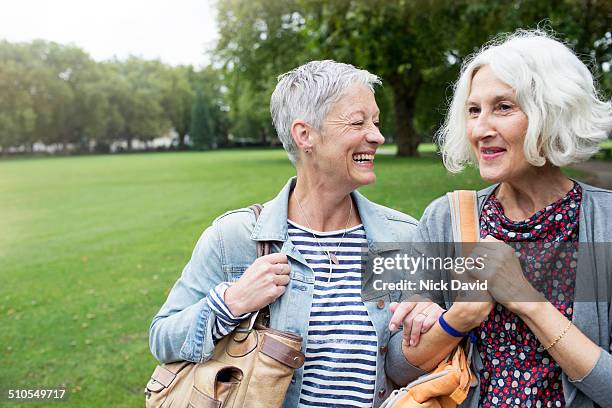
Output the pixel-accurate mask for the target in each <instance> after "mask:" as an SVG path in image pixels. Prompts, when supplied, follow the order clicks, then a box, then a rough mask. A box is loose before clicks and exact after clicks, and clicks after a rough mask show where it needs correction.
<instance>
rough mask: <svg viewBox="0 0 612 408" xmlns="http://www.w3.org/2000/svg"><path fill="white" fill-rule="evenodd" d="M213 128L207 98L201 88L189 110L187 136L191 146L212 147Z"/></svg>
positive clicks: (203, 148)
mask: <svg viewBox="0 0 612 408" xmlns="http://www.w3.org/2000/svg"><path fill="white" fill-rule="evenodd" d="M213 129H214V126H213V123H212V120H211V117H210V112H209V110H208V101H207V98H206V96H205V95H204V92H203V91H202V90H198V91H197V92H196V97H195V102H194V104H193V110H192V112H191V126H190V127H189V138H190V139H191V141H192V143H193V146H194V147H195V148H196V149H198V150H208V149H214V148H215V147H216V138H215V134H214V132H213Z"/></svg>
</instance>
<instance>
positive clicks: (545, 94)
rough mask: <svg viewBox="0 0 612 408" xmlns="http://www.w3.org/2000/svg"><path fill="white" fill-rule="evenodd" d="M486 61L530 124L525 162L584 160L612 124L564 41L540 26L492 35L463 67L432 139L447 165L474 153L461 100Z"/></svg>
mask: <svg viewBox="0 0 612 408" xmlns="http://www.w3.org/2000/svg"><path fill="white" fill-rule="evenodd" d="M485 65H487V66H489V67H490V68H491V70H492V71H493V72H494V73H495V75H496V76H497V77H498V78H499V79H500V80H502V81H503V82H505V83H507V84H508V85H510V86H511V87H512V88H513V89H514V91H515V92H516V97H517V103H518V104H519V106H520V107H521V109H522V110H523V112H525V114H526V115H527V118H528V120H529V125H528V127H527V132H526V135H525V142H524V151H525V158H526V159H527V161H528V162H529V163H530V164H532V165H534V166H542V165H544V164H545V163H546V162H547V161H548V162H550V163H552V164H553V165H555V166H559V167H560V166H566V165H569V164H572V163H577V162H580V161H584V160H587V159H588V158H589V157H591V156H592V155H593V154H595V153H596V152H597V151H598V150H599V145H600V143H601V142H602V141H604V140H606V139H607V137H608V133H609V132H610V130H611V129H612V109H611V104H610V101H603V100H602V99H601V97H600V96H599V94H598V93H597V89H596V87H595V84H594V81H593V76H592V75H591V73H590V72H589V69H588V68H587V67H586V65H585V64H583V63H582V62H581V61H580V60H579V59H578V57H576V55H575V54H574V53H573V52H572V51H571V50H570V49H569V48H568V47H567V46H565V45H564V44H563V43H561V42H560V41H557V40H556V39H554V38H553V37H552V36H550V35H549V34H547V33H545V32H543V31H539V30H517V31H515V32H514V33H512V34H510V35H505V36H501V37H498V38H496V39H495V40H493V41H492V42H491V43H489V44H487V45H485V46H484V47H483V48H482V49H481V50H480V51H478V52H476V53H475V54H474V55H472V56H471V57H470V58H469V59H468V60H467V61H466V62H465V63H464V64H463V66H462V69H461V75H460V77H459V80H458V81H457V83H456V84H455V88H454V94H453V99H452V102H451V105H450V108H449V111H448V114H447V116H446V120H445V123H444V125H443V126H442V127H441V129H440V130H439V131H438V133H437V135H436V138H437V142H438V143H439V144H440V150H441V152H442V158H443V160H444V165H445V166H446V168H447V169H448V170H449V171H451V172H453V173H456V172H459V171H461V170H462V169H463V168H464V167H465V166H466V165H468V164H476V158H475V157H474V153H473V152H472V149H471V147H470V144H469V143H468V141H467V128H466V116H467V113H466V101H467V98H468V97H469V94H470V86H471V82H472V78H473V77H474V75H475V73H476V72H477V71H478V69H480V68H481V67H483V66H485Z"/></svg>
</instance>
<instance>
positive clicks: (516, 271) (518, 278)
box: [469, 236, 542, 312]
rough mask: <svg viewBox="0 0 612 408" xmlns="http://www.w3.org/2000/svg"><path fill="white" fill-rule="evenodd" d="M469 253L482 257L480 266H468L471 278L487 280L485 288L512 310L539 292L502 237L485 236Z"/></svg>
mask: <svg viewBox="0 0 612 408" xmlns="http://www.w3.org/2000/svg"><path fill="white" fill-rule="evenodd" d="M471 256H472V257H474V258H476V257H480V258H482V259H484V268H482V269H481V270H477V269H472V270H470V271H469V274H470V275H471V277H472V278H475V279H479V280H480V281H481V282H483V281H486V282H487V290H488V291H489V293H490V294H491V296H492V297H493V299H495V300H496V301H497V302H498V303H501V304H502V305H504V306H505V307H506V308H507V309H508V310H510V311H512V312H516V311H517V310H516V309H517V307H518V306H519V305H520V304H521V303H523V302H527V301H535V300H539V299H541V298H542V295H541V294H540V293H539V292H538V291H537V290H536V289H535V288H534V287H533V286H531V283H529V281H528V280H527V278H525V275H524V274H523V268H522V266H521V263H520V262H519V260H518V258H517V256H516V254H515V252H514V249H513V248H512V247H510V246H509V245H507V244H505V243H504V242H503V241H499V240H497V239H495V238H493V237H490V236H487V237H486V238H484V239H483V241H481V243H479V244H478V245H477V246H476V248H475V249H474V251H473V252H472V255H471Z"/></svg>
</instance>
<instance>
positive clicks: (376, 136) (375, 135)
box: [366, 126, 385, 145]
mask: <svg viewBox="0 0 612 408" xmlns="http://www.w3.org/2000/svg"><path fill="white" fill-rule="evenodd" d="M366 141H367V142H368V143H376V144H378V145H381V144H383V143H385V137H384V136H383V135H382V133H380V129H379V128H378V127H376V126H374V128H373V129H372V130H371V131H369V132H368V133H367V135H366Z"/></svg>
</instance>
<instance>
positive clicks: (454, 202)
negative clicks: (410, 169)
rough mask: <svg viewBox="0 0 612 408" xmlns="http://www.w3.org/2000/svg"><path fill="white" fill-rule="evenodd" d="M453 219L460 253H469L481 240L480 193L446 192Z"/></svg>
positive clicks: (469, 356) (469, 349)
mask: <svg viewBox="0 0 612 408" xmlns="http://www.w3.org/2000/svg"><path fill="white" fill-rule="evenodd" d="M446 196H447V198H448V201H449V204H450V210H451V217H452V220H453V240H454V241H455V243H456V245H457V252H458V254H460V255H463V256H467V255H469V254H470V253H471V252H472V250H473V249H474V247H475V246H476V243H477V242H479V241H480V217H479V216H478V193H477V192H476V191H474V190H455V191H453V192H451V193H446ZM472 353H473V344H471V343H470V342H469V341H467V350H466V354H467V363H468V367H469V366H470V365H471V361H472Z"/></svg>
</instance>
